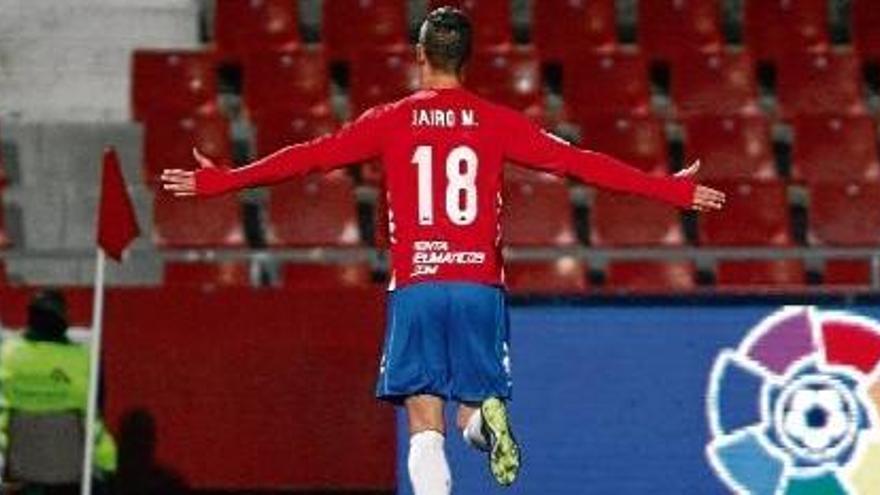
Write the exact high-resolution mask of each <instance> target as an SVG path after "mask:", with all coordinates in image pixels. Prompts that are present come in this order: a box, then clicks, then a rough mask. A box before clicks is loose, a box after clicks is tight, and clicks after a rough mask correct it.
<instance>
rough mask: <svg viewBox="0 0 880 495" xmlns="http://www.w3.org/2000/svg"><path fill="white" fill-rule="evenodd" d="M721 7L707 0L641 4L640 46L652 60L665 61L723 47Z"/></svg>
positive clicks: (658, 1)
mask: <svg viewBox="0 0 880 495" xmlns="http://www.w3.org/2000/svg"><path fill="white" fill-rule="evenodd" d="M719 4H720V2H713V1H709V2H707V1H705V0H651V1H648V2H646V1H641V2H638V5H639V34H638V35H639V45H640V46H641V47H642V50H644V51H645V53H646V54H648V56H650V57H651V58H654V59H663V60H672V59H675V58H678V57H681V56H693V55H694V52H699V51H709V50H717V49H719V48H721V44H722V43H723V39H722V36H721V15H720V12H719Z"/></svg>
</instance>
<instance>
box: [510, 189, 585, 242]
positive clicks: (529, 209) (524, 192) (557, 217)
mask: <svg viewBox="0 0 880 495" xmlns="http://www.w3.org/2000/svg"><path fill="white" fill-rule="evenodd" d="M534 177H535V178H534V179H531V180H526V179H511V180H507V181H505V184H504V206H505V209H504V212H503V224H502V225H503V231H502V232H503V235H504V242H505V243H506V244H509V245H515V246H569V245H572V244H574V243H575V232H574V225H573V223H572V209H571V203H570V200H569V193H568V186H567V185H566V183H565V181H564V180H562V179H556V178H548V177H546V176H534Z"/></svg>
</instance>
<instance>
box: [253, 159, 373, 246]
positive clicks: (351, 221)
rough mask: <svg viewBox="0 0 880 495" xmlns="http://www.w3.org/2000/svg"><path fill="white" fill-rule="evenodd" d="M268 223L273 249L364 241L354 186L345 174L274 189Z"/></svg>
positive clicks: (325, 176)
mask: <svg viewBox="0 0 880 495" xmlns="http://www.w3.org/2000/svg"><path fill="white" fill-rule="evenodd" d="M268 223H269V224H268V228H267V230H268V241H269V243H270V244H271V245H273V246H301V247H302V246H353V245H357V244H359V243H360V241H361V239H360V232H359V230H358V221H357V206H356V203H355V197H354V190H353V185H352V182H351V179H350V178H349V177H348V176H346V175H345V173H344V172H342V171H339V172H336V173H332V174H328V175H311V176H308V177H302V178H298V179H295V180H292V181H288V182H285V183H283V184H279V185H277V186H274V187H272V188H271V190H270V194H269V206H268Z"/></svg>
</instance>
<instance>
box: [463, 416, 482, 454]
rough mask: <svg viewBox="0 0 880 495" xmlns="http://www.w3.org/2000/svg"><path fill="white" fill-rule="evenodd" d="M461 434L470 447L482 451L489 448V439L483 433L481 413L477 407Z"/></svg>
mask: <svg viewBox="0 0 880 495" xmlns="http://www.w3.org/2000/svg"><path fill="white" fill-rule="evenodd" d="M461 434H462V436H464V441H465V443H467V444H468V445H470V446H471V447H473V448H475V449H477V450H482V451H484V452H485V451H488V450H489V439H487V438H486V436H485V435H483V413H482V412H481V411H480V410H479V409H477V410H476V411H475V412H474V413H473V414H472V415H471V419H469V420H468V423H467V426H465V427H464V430H462V432H461Z"/></svg>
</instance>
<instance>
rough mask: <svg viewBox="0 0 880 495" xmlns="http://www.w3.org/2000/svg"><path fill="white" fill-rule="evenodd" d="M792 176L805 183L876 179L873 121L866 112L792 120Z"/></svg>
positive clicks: (879, 161) (879, 169) (878, 163)
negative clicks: (863, 113) (862, 113)
mask: <svg viewBox="0 0 880 495" xmlns="http://www.w3.org/2000/svg"><path fill="white" fill-rule="evenodd" d="M792 129H793V131H794V138H793V143H792V177H793V178H794V179H795V180H801V181H805V182H808V183H813V182H852V181H876V180H880V157H878V152H877V125H876V124H875V123H874V121H873V120H872V119H871V117H869V116H867V115H800V116H797V117H795V118H794V119H793V120H792Z"/></svg>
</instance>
